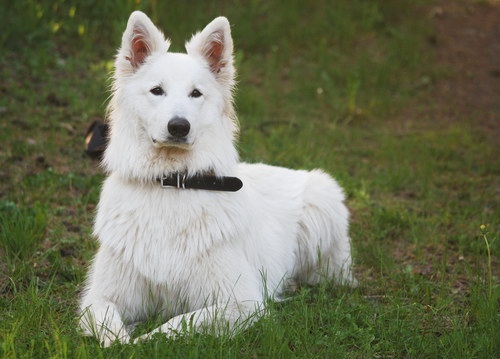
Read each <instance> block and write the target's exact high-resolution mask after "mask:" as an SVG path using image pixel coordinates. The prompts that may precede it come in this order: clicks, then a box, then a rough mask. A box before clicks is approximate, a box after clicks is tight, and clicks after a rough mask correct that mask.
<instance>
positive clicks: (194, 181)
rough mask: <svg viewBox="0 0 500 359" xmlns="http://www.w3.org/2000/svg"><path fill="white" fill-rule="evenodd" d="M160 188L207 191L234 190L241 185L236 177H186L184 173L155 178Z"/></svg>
mask: <svg viewBox="0 0 500 359" xmlns="http://www.w3.org/2000/svg"><path fill="white" fill-rule="evenodd" d="M156 181H157V182H159V183H160V186H161V187H162V188H172V187H173V188H180V189H205V190H209V191H226V192H236V191H238V190H239V189H240V188H241V187H243V182H241V180H240V179H239V178H237V177H224V176H223V177H217V176H214V175H195V176H191V177H188V176H187V175H186V174H185V173H179V172H177V173H174V174H170V175H168V176H167V175H164V176H162V177H159V178H157V179H156Z"/></svg>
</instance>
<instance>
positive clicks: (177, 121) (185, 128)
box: [168, 117, 191, 138]
mask: <svg viewBox="0 0 500 359" xmlns="http://www.w3.org/2000/svg"><path fill="white" fill-rule="evenodd" d="M190 128H191V125H190V124H189V121H188V120H186V119H185V118H182V117H174V118H173V119H171V120H170V121H168V132H169V133H170V134H171V135H172V136H174V137H175V138H181V137H186V136H187V134H188V133H189V129H190Z"/></svg>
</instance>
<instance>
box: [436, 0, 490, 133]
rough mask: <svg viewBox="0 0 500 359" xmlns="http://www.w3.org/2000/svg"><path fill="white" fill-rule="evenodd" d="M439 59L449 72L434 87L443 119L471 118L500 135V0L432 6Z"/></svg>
mask: <svg viewBox="0 0 500 359" xmlns="http://www.w3.org/2000/svg"><path fill="white" fill-rule="evenodd" d="M428 15H429V16H430V17H431V20H432V22H433V23H434V25H435V29H436V31H435V35H434V36H432V37H430V38H429V41H430V43H431V44H433V45H434V46H435V47H436V55H437V56H436V60H437V61H438V62H439V63H440V64H442V65H443V67H444V69H445V71H446V70H448V69H449V70H451V73H450V74H449V76H446V77H445V78H444V79H441V80H439V81H438V82H437V83H436V84H435V86H434V90H433V96H431V101H434V111H433V112H434V114H433V115H432V117H434V119H436V120H438V119H441V120H448V121H459V120H470V121H473V122H474V123H475V124H477V125H478V126H480V127H481V128H483V129H484V130H485V132H486V133H488V134H489V135H490V136H495V137H496V138H498V135H500V122H499V120H500V116H499V115H500V1H490V2H479V1H474V2H472V1H468V2H466V1H446V2H438V3H437V4H436V5H434V6H433V7H431V8H430V9H429V14H428Z"/></svg>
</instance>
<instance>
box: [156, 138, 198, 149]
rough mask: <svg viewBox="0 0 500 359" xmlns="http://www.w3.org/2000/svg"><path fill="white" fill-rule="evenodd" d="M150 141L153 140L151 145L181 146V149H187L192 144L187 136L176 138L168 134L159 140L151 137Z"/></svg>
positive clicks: (159, 146) (158, 146) (160, 146)
mask: <svg viewBox="0 0 500 359" xmlns="http://www.w3.org/2000/svg"><path fill="white" fill-rule="evenodd" d="M151 141H152V142H153V146H155V147H157V148H162V147H175V148H181V149H183V150H188V149H190V148H191V146H192V145H193V142H192V141H189V140H188V139H187V137H182V138H176V137H171V136H169V137H168V138H167V139H166V140H161V141H160V140H157V139H155V138H153V137H151Z"/></svg>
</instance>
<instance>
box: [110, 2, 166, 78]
mask: <svg viewBox="0 0 500 359" xmlns="http://www.w3.org/2000/svg"><path fill="white" fill-rule="evenodd" d="M169 46H170V41H168V40H165V37H164V36H163V33H162V32H161V31H160V30H158V29H157V28H156V26H155V25H154V24H153V23H152V21H151V20H150V19H149V17H147V15H146V14H144V13H143V12H141V11H134V12H133V13H132V14H131V15H130V17H129V19H128V23H127V29H126V30H125V32H124V33H123V37H122V46H121V48H120V50H119V51H118V57H117V59H116V69H117V71H118V72H120V73H121V74H123V75H126V74H131V73H133V72H135V71H136V70H137V69H138V68H139V67H140V66H141V65H142V64H143V63H144V62H145V61H146V59H147V57H148V56H150V55H151V54H153V53H155V52H162V53H165V52H167V50H168V48H169Z"/></svg>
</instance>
